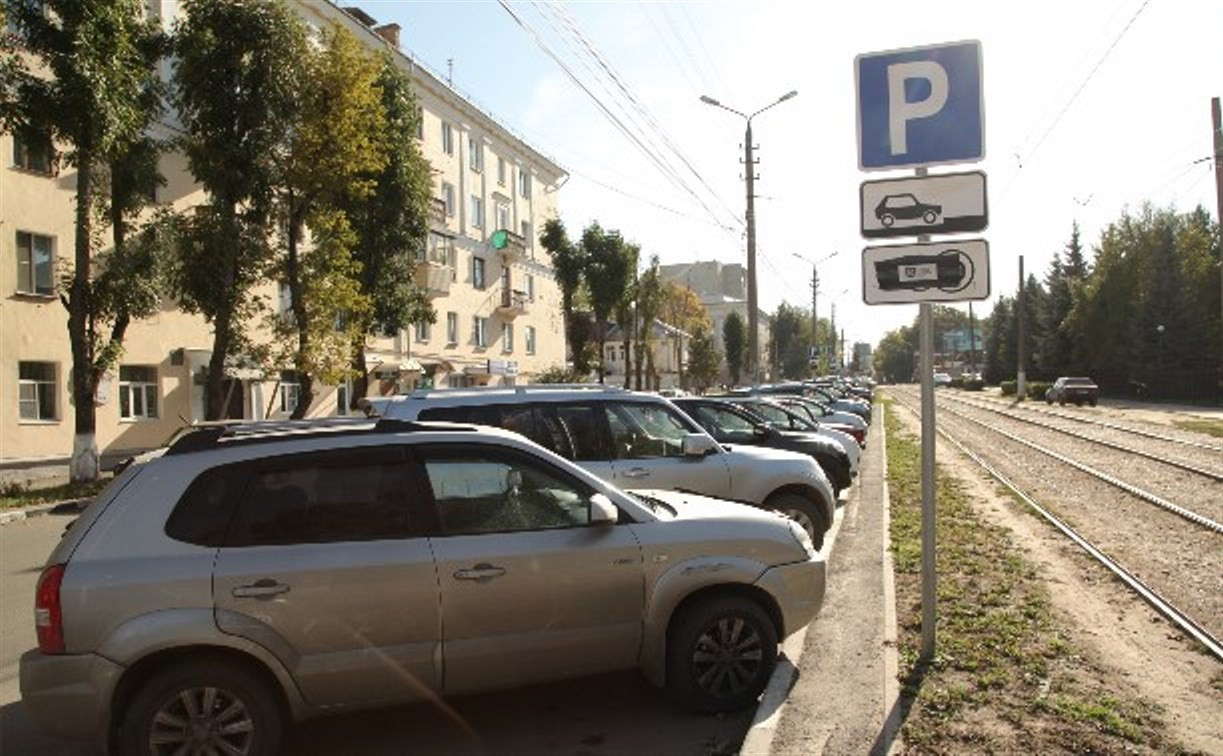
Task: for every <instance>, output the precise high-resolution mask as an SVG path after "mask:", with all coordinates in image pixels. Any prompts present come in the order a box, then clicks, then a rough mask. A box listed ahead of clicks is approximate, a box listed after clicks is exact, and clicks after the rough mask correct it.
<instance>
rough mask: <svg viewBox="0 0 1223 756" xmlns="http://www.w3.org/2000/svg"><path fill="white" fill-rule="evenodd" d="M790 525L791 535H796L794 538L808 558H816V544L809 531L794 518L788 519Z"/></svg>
mask: <svg viewBox="0 0 1223 756" xmlns="http://www.w3.org/2000/svg"><path fill="white" fill-rule="evenodd" d="M787 522H788V523H789V525H790V535H792V536H794V540H795V541H798V545H799V547H800V548H801V549H802V550H803V553H805V554H806V555H807V558H808V559H815V544H814V543H812V542H811V536H809V535H807V531H806V530H803V526H802V525H799V524H798V523H797V522H795V521H794V520H787Z"/></svg>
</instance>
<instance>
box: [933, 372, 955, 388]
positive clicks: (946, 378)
mask: <svg viewBox="0 0 1223 756" xmlns="http://www.w3.org/2000/svg"><path fill="white" fill-rule="evenodd" d="M934 385H935V386H950V385H951V375H950V374H948V373H935V374H934Z"/></svg>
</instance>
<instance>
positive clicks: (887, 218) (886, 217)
mask: <svg viewBox="0 0 1223 756" xmlns="http://www.w3.org/2000/svg"><path fill="white" fill-rule="evenodd" d="M879 222H880V223H882V224H883V226H884V228H891V227H892V224H893V223H895V222H896V218H895V217H894V216H893V215H892V214H891V213H884V214H883V215H882V217H880V218H879Z"/></svg>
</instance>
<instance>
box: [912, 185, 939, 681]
mask: <svg viewBox="0 0 1223 756" xmlns="http://www.w3.org/2000/svg"><path fill="white" fill-rule="evenodd" d="M916 173H917V175H918V176H919V177H921V176H925V175H926V169H925V168H918V169H917V171H916ZM917 240H918V241H919V242H928V241H930V237H929V236H928V235H926V234H923V235H921V236H918V237H917ZM918 308H919V309H918V315H919V317H918V319H919V321H920V323H919V328H920V329H921V333H920V334H919V340H920V345H921V658H922V659H925V660H926V661H931V660H933V659H934V628H935V624H936V622H937V617H938V615H937V612H936V609H937V600H938V592H937V591H938V578H937V575H936V573H935V569H936V567H935V558H934V549H935V542H936V539H935V485H934V483H935V479H934V475H935V470H934V433H935V426H934V308H933V307H932V306H931V304H930V303H929V302H922V303H921V304H919V305H918Z"/></svg>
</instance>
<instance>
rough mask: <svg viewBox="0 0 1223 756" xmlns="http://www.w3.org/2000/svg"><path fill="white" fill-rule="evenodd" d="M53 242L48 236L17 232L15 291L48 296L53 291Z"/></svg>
mask: <svg viewBox="0 0 1223 756" xmlns="http://www.w3.org/2000/svg"><path fill="white" fill-rule="evenodd" d="M54 252H55V244H54V240H53V239H52V238H51V237H50V236H42V235H41V234H31V233H27V232H25V231H18V232H17V291H18V292H19V293H21V294H37V295H39V296H46V297H49V296H51V295H52V294H54V293H55V270H54V267H55V255H54Z"/></svg>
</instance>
